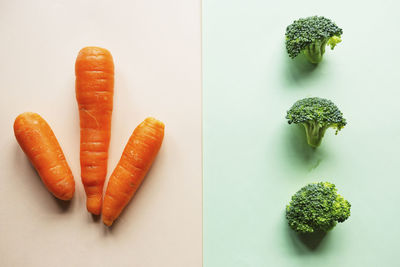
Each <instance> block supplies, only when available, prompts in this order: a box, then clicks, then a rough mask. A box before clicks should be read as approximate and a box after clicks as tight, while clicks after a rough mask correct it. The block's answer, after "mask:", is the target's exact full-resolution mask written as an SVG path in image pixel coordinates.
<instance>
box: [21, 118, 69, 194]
mask: <svg viewBox="0 0 400 267" xmlns="http://www.w3.org/2000/svg"><path fill="white" fill-rule="evenodd" d="M14 134H15V137H16V138H17V141H18V143H19V145H20V146H21V148H22V150H23V151H24V152H25V154H26V156H27V157H28V158H29V160H30V162H31V163H32V165H33V166H34V167H35V169H36V171H37V172H38V173H39V176H40V178H41V179H42V181H43V183H44V184H45V186H46V187H47V189H48V190H49V191H50V192H51V193H52V194H53V195H54V196H55V197H56V198H59V199H62V200H70V199H71V198H72V196H73V195H74V192H75V181H74V177H73V176H72V172H71V169H70V168H69V166H68V163H67V161H66V160H65V156H64V153H63V151H62V150H61V147H60V144H59V143H58V141H57V138H56V136H55V135H54V133H53V131H52V130H51V128H50V126H49V125H48V124H47V122H46V121H45V120H44V119H43V118H42V117H40V115H39V114H37V113H32V112H25V113H22V114H21V115H19V116H18V117H17V118H16V119H15V122H14Z"/></svg>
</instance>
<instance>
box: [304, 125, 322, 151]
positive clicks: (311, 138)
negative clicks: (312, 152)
mask: <svg viewBox="0 0 400 267" xmlns="http://www.w3.org/2000/svg"><path fill="white" fill-rule="evenodd" d="M302 124H303V126H304V128H305V129H306V135H307V143H308V144H309V145H310V146H312V147H318V146H319V145H320V144H321V141H322V138H323V137H324V134H325V131H326V129H328V127H327V126H322V125H321V124H320V123H318V122H316V121H310V122H307V123H302Z"/></svg>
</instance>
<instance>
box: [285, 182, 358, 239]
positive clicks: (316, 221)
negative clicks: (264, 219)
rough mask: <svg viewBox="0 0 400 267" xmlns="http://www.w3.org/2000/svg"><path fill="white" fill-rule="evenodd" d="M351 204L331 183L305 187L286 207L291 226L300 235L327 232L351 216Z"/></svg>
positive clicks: (313, 184)
mask: <svg viewBox="0 0 400 267" xmlns="http://www.w3.org/2000/svg"><path fill="white" fill-rule="evenodd" d="M350 207H351V205H350V203H349V202H348V201H347V200H345V199H344V198H343V197H342V196H341V195H339V194H338V193H337V189H336V187H335V185H334V184H331V183H329V182H320V183H312V184H308V185H306V186H304V187H303V188H301V189H300V190H299V191H297V193H296V194H294V195H293V196H292V200H291V201H290V203H289V205H287V206H286V219H287V220H288V222H289V226H290V227H291V228H292V229H293V230H295V231H296V232H299V233H313V232H327V231H329V230H331V229H332V228H333V227H334V226H335V225H336V223H337V222H340V223H341V222H344V221H345V220H346V219H347V218H349V216H350Z"/></svg>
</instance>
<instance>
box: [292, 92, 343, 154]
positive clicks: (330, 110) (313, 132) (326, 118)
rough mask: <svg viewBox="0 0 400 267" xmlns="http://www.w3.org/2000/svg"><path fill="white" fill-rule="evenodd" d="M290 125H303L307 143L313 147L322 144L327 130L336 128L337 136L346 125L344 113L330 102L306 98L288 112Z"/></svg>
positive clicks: (316, 98) (317, 98)
mask: <svg viewBox="0 0 400 267" xmlns="http://www.w3.org/2000/svg"><path fill="white" fill-rule="evenodd" d="M286 119H288V123H289V124H292V123H295V124H302V125H304V128H305V129H306V135H307V143H308V144H309V145H310V146H312V147H318V146H319V145H320V144H321V141H322V138H323V137H324V134H325V131H326V129H328V128H329V127H331V128H335V129H336V133H335V134H337V133H338V132H339V131H340V130H341V129H342V128H343V127H344V126H345V125H346V119H345V118H343V114H342V112H341V111H340V110H339V109H338V107H337V106H336V105H335V104H334V103H333V102H332V101H330V100H328V99H324V98H319V97H310V98H304V99H301V100H299V101H297V102H296V103H294V104H293V106H292V107H291V108H290V109H289V110H288V112H287V115H286Z"/></svg>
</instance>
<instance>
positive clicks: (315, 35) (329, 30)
mask: <svg viewBox="0 0 400 267" xmlns="http://www.w3.org/2000/svg"><path fill="white" fill-rule="evenodd" d="M342 34H343V30H342V29H341V28H339V27H338V26H336V24H335V23H334V22H332V21H331V20H330V19H327V18H325V17H318V16H312V17H307V18H301V19H298V20H295V21H294V22H293V23H292V24H290V25H289V26H288V27H287V28H286V50H287V52H288V54H289V57H291V58H295V57H297V55H298V54H300V53H304V55H305V56H306V57H307V59H308V60H309V61H310V62H311V63H314V64H316V63H319V62H320V61H321V60H322V56H323V55H324V53H325V46H327V45H329V46H330V47H331V49H333V48H334V47H335V46H336V45H337V44H338V43H340V42H341V41H342V40H341V39H340V36H341V35H342Z"/></svg>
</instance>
